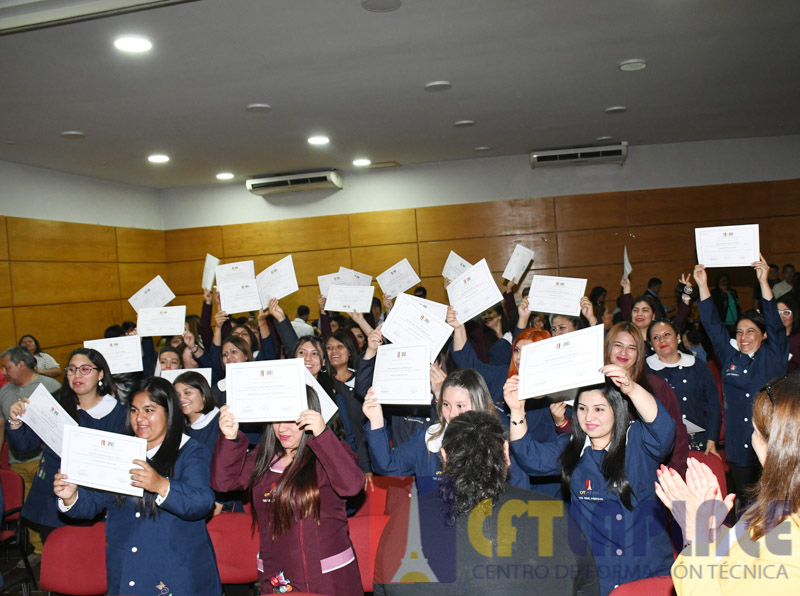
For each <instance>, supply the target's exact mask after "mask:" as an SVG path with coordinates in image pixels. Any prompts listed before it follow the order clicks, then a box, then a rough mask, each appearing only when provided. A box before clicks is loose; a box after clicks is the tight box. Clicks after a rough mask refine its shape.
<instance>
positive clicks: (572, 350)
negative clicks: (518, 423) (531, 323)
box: [519, 325, 605, 400]
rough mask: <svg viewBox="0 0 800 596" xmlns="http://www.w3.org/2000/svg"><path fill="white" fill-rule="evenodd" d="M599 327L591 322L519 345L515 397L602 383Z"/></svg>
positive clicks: (540, 395) (539, 394)
mask: <svg viewBox="0 0 800 596" xmlns="http://www.w3.org/2000/svg"><path fill="white" fill-rule="evenodd" d="M603 335H604V334H603V326H602V325H593V326H592V327H587V328H586V329H580V330H578V331H572V332H571V333H565V334H564V335H559V336H557V337H551V338H550V339H544V340H542V341H537V342H534V343H532V344H528V345H527V346H524V347H523V348H522V357H521V359H520V363H519V399H521V400H522V399H528V398H529V397H542V396H545V395H549V394H551V393H556V392H558V391H563V390H565V389H573V388H575V387H583V386H584V385H595V384H597V383H602V382H604V379H605V377H604V376H603V373H601V372H600V369H601V368H603Z"/></svg>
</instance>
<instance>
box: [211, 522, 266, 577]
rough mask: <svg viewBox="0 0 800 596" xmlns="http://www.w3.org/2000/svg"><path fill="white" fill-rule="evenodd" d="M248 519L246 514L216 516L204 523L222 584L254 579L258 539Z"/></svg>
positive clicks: (256, 575)
mask: <svg viewBox="0 0 800 596" xmlns="http://www.w3.org/2000/svg"><path fill="white" fill-rule="evenodd" d="M252 520H253V518H252V517H250V515H249V514H247V513H220V514H219V515H216V516H214V517H213V518H212V519H211V521H209V522H208V524H207V527H208V534H209V536H211V542H212V544H213V545H214V552H215V554H216V556H217V568H218V569H219V578H220V580H221V581H222V583H223V584H249V583H251V582H254V581H256V580H258V566H257V565H258V563H257V561H256V559H257V558H258V548H259V536H258V531H257V530H254V529H253V528H252Z"/></svg>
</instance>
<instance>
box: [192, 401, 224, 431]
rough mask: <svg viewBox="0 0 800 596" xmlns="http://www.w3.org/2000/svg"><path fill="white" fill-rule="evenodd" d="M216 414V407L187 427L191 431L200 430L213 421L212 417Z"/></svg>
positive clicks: (217, 412)
mask: <svg viewBox="0 0 800 596" xmlns="http://www.w3.org/2000/svg"><path fill="white" fill-rule="evenodd" d="M217 414H219V408H218V407H217V406H214V408H213V409H212V410H211V411H210V412H206V413H205V414H203V415H202V416H200V418H198V419H197V420H195V421H194V422H192V423H191V424H190V425H189V426H190V427H191V428H192V429H193V430H200V429H201V428H205V427H207V426H208V424H209V423H210V422H211V421H212V420H214V416H216V415H217Z"/></svg>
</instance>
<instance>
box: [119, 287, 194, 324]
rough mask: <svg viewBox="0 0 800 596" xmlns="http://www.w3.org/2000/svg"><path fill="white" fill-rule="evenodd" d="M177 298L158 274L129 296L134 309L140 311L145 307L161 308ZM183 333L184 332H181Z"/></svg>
mask: <svg viewBox="0 0 800 596" xmlns="http://www.w3.org/2000/svg"><path fill="white" fill-rule="evenodd" d="M174 299H175V294H173V293H172V290H170V289H169V286H168V285H167V283H166V282H165V281H164V280H163V279H161V276H160V275H156V276H155V277H154V278H153V279H151V280H150V281H149V282H147V284H145V285H144V286H143V287H142V288H141V289H140V290H139V291H138V292H136V293H135V294H134V295H133V296H131V297H130V298H128V302H130V304H131V306H132V307H133V310H135V311H136V312H139V311H140V310H141V309H143V308H161V307H162V306H164V305H166V304H169V303H170V302H172V301H173V300H174ZM181 333H182V332H181Z"/></svg>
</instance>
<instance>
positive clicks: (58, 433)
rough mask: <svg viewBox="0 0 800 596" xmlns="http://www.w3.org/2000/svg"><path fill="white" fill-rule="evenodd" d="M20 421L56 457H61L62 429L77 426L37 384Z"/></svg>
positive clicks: (58, 404)
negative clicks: (28, 427) (53, 452)
mask: <svg viewBox="0 0 800 596" xmlns="http://www.w3.org/2000/svg"><path fill="white" fill-rule="evenodd" d="M20 419H21V420H22V421H23V422H24V423H25V424H27V425H28V426H30V427H31V430H32V431H33V432H35V433H36V434H37V435H38V436H39V438H40V439H41V440H42V441H44V442H45V443H47V446H48V447H50V449H52V450H53V451H55V452H56V455H58V456H59V457H61V445H62V443H63V439H64V427H65V426H67V425H71V426H78V423H77V422H75V421H74V420H73V419H72V417H71V416H70V415H69V414H67V411H66V410H65V409H64V408H62V407H61V404H60V403H58V402H57V401H56V400H55V398H53V396H52V395H50V392H49V391H47V389H45V388H44V385H42V384H39V386H38V387H36V389H35V390H34V391H33V393H31V396H30V397H29V398H28V403H27V404H26V405H25V413H24V414H23V415H22V416H20Z"/></svg>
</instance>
